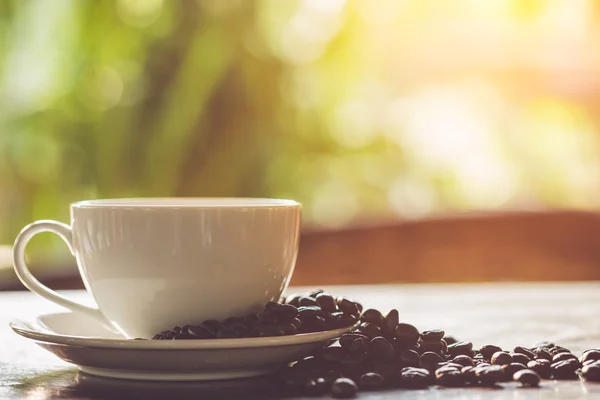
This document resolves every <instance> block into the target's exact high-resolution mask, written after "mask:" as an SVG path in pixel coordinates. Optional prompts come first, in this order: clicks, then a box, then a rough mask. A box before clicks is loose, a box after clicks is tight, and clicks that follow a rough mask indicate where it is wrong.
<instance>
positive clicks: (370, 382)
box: [358, 372, 385, 390]
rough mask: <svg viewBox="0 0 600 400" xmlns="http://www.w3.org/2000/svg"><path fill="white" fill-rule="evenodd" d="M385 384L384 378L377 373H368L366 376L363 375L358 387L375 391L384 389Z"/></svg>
mask: <svg viewBox="0 0 600 400" xmlns="http://www.w3.org/2000/svg"><path fill="white" fill-rule="evenodd" d="M384 383H385V382H384V379H383V376H381V375H380V374H378V373H377V372H367V373H366V374H362V375H361V377H360V379H359V381H358V386H359V387H360V388H361V389H365V390H374V389H380V388H381V387H383V385H384Z"/></svg>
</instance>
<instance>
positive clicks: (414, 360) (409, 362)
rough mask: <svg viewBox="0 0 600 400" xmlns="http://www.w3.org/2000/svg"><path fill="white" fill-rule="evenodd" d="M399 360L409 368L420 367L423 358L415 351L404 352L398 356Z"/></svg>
mask: <svg viewBox="0 0 600 400" xmlns="http://www.w3.org/2000/svg"><path fill="white" fill-rule="evenodd" d="M398 359H399V360H400V361H401V362H402V364H404V365H405V366H407V367H418V366H419V361H420V360H421V356H419V353H417V352H416V351H414V350H403V351H401V352H400V353H399V354H398Z"/></svg>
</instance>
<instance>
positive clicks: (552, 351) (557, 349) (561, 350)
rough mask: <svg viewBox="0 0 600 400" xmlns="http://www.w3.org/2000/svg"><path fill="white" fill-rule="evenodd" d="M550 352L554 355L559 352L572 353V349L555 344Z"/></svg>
mask: <svg viewBox="0 0 600 400" xmlns="http://www.w3.org/2000/svg"><path fill="white" fill-rule="evenodd" d="M549 351H550V353H552V355H555V354H558V353H571V350H569V349H567V348H566V347H562V346H554V347H552V348H551V349H549Z"/></svg>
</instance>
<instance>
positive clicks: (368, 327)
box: [359, 322, 381, 339]
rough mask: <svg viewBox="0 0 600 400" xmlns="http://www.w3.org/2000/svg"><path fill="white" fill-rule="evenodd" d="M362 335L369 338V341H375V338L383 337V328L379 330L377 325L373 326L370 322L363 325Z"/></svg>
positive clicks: (361, 327)
mask: <svg viewBox="0 0 600 400" xmlns="http://www.w3.org/2000/svg"><path fill="white" fill-rule="evenodd" d="M359 330H360V333H362V334H363V335H365V336H366V337H368V338H369V339H373V338H374V337H377V336H381V328H379V327H378V326H377V325H375V324H371V323H369V322H365V323H363V324H361V326H360V328H359Z"/></svg>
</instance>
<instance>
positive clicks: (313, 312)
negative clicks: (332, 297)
mask: <svg viewBox="0 0 600 400" xmlns="http://www.w3.org/2000/svg"><path fill="white" fill-rule="evenodd" d="M297 310H298V318H300V321H302V320H303V319H304V318H310V317H321V316H323V314H324V312H323V310H321V307H319V306H302V307H299V308H298V309H297Z"/></svg>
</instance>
